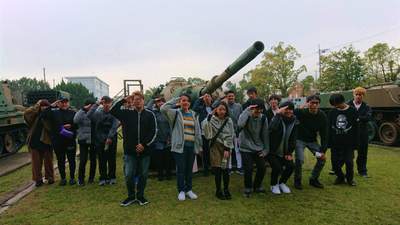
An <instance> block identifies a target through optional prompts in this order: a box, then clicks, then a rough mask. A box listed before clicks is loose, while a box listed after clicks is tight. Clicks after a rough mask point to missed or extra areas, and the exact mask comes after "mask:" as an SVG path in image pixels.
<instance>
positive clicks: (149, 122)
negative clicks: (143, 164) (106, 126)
mask: <svg viewBox="0 0 400 225" xmlns="http://www.w3.org/2000/svg"><path fill="white" fill-rule="evenodd" d="M125 102H126V101H125V99H122V100H121V101H118V102H117V103H115V105H114V106H113V107H112V108H111V110H110V114H111V115H113V116H114V117H115V118H117V119H119V120H123V121H124V124H125V138H124V153H125V154H127V155H133V156H139V155H149V154H150V153H151V150H152V149H153V145H152V144H153V142H154V140H155V138H156V135H157V122H156V117H155V116H154V113H153V112H151V111H150V110H147V109H143V111H142V112H141V113H140V114H139V113H138V112H137V111H136V110H134V109H121V106H122V105H124V103H125ZM139 143H140V144H142V145H143V147H144V150H143V152H141V153H137V152H136V146H137V145H138V144H139Z"/></svg>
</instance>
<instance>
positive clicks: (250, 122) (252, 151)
mask: <svg viewBox="0 0 400 225" xmlns="http://www.w3.org/2000/svg"><path fill="white" fill-rule="evenodd" d="M264 105H265V103H264V100H262V99H259V98H256V99H253V100H252V101H251V102H250V106H249V107H247V108H246V109H245V110H244V111H243V113H242V114H240V116H239V121H238V127H239V130H240V133H239V151H240V153H241V155H242V161H243V167H244V196H246V197H251V189H252V188H253V190H254V192H256V193H259V194H266V193H267V191H266V190H265V189H263V188H262V187H261V183H262V181H263V179H264V176H265V171H266V168H265V159H264V157H265V156H266V155H267V154H268V152H269V135H268V119H267V117H266V116H265V115H264V114H262V112H263V109H264V108H265V106H264ZM254 163H255V164H256V167H257V172H256V176H255V178H254V183H253V182H252V179H253V178H252V176H253V169H254V168H253V164H254Z"/></svg>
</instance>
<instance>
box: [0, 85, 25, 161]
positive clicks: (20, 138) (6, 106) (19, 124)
mask: <svg viewBox="0 0 400 225" xmlns="http://www.w3.org/2000/svg"><path fill="white" fill-rule="evenodd" d="M23 110H24V108H23V107H21V106H17V105H14V104H13V100H12V97H11V92H10V85H8V83H7V82H3V83H2V84H1V85H0V157H4V156H6V155H9V154H13V153H15V152H17V151H18V150H19V149H20V148H22V146H24V145H25V140H26V136H27V134H28V128H27V126H26V124H25V122H24V118H23Z"/></svg>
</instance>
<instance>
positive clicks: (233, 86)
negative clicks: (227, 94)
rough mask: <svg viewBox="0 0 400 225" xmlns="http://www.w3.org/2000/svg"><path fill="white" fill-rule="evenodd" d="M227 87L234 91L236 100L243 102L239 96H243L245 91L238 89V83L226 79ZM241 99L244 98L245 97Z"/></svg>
mask: <svg viewBox="0 0 400 225" xmlns="http://www.w3.org/2000/svg"><path fill="white" fill-rule="evenodd" d="M225 87H226V89H228V90H227V91H233V93H234V95H235V102H241V101H239V100H240V97H239V96H243V92H240V91H239V90H238V88H237V87H236V84H234V83H232V82H231V81H226V82H225ZM241 100H243V97H242V99H241Z"/></svg>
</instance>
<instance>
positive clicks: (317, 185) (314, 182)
mask: <svg viewBox="0 0 400 225" xmlns="http://www.w3.org/2000/svg"><path fill="white" fill-rule="evenodd" d="M310 184H311V185H312V186H314V187H316V188H324V185H322V184H321V183H320V182H319V181H318V179H311V178H310Z"/></svg>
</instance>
